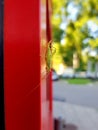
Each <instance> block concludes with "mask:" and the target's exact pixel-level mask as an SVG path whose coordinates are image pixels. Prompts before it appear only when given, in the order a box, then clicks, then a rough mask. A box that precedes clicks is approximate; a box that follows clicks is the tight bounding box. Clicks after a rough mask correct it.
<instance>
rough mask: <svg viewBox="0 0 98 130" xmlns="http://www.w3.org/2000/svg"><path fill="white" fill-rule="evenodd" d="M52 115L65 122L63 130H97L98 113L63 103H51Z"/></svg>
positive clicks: (94, 110) (90, 109)
mask: <svg viewBox="0 0 98 130" xmlns="http://www.w3.org/2000/svg"><path fill="white" fill-rule="evenodd" d="M53 115H54V117H55V118H59V117H62V118H63V119H64V120H65V125H66V127H65V128H64V130H98V111H97V110H96V109H92V108H87V107H82V106H79V105H78V106H77V105H73V104H69V103H65V102H60V101H53Z"/></svg>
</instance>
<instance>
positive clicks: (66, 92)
mask: <svg viewBox="0 0 98 130" xmlns="http://www.w3.org/2000/svg"><path fill="white" fill-rule="evenodd" d="M53 98H54V100H56V101H62V102H64V101H66V103H71V104H76V105H82V106H87V107H92V108H97V109H98V83H94V84H93V83H91V84H88V85H69V84H68V83H67V82H66V81H64V80H60V81H55V82H53Z"/></svg>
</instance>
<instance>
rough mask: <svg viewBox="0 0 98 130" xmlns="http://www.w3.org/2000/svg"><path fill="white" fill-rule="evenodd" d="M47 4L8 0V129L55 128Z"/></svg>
mask: <svg viewBox="0 0 98 130" xmlns="http://www.w3.org/2000/svg"><path fill="white" fill-rule="evenodd" d="M46 8H47V6H46V0H28V1H24V0H21V1H20V0H14V1H13V0H5V2H4V99H5V102H4V104H5V105H4V107H5V128H6V130H52V127H51V129H49V125H50V115H49V112H50V107H49V103H50V100H51V99H49V100H47V91H46V90H47V83H46V82H47V81H46V77H47V76H45V71H46V70H45V69H46V61H45V52H46V51H45V50H46V43H47V42H46V41H47V29H46V27H47V23H46V17H47V13H46ZM51 111H52V110H51ZM51 120H52V118H51Z"/></svg>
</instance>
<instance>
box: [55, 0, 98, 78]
mask: <svg viewBox="0 0 98 130" xmlns="http://www.w3.org/2000/svg"><path fill="white" fill-rule="evenodd" d="M52 26H53V40H54V43H55V45H54V46H55V48H56V54H55V55H54V57H53V68H54V69H55V70H56V71H57V73H58V74H60V75H61V74H63V73H64V71H65V70H66V68H68V69H69V68H71V69H72V68H73V69H74V71H75V72H79V71H80V72H81V71H84V72H88V73H89V74H90V73H92V72H93V75H94V73H95V76H96V77H97V73H98V1H97V0H61V1H59V0H53V15H52Z"/></svg>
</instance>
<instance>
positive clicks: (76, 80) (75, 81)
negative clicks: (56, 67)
mask: <svg viewBox="0 0 98 130" xmlns="http://www.w3.org/2000/svg"><path fill="white" fill-rule="evenodd" d="M67 81H68V83H69V84H88V83H91V80H90V79H82V78H74V79H67Z"/></svg>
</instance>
